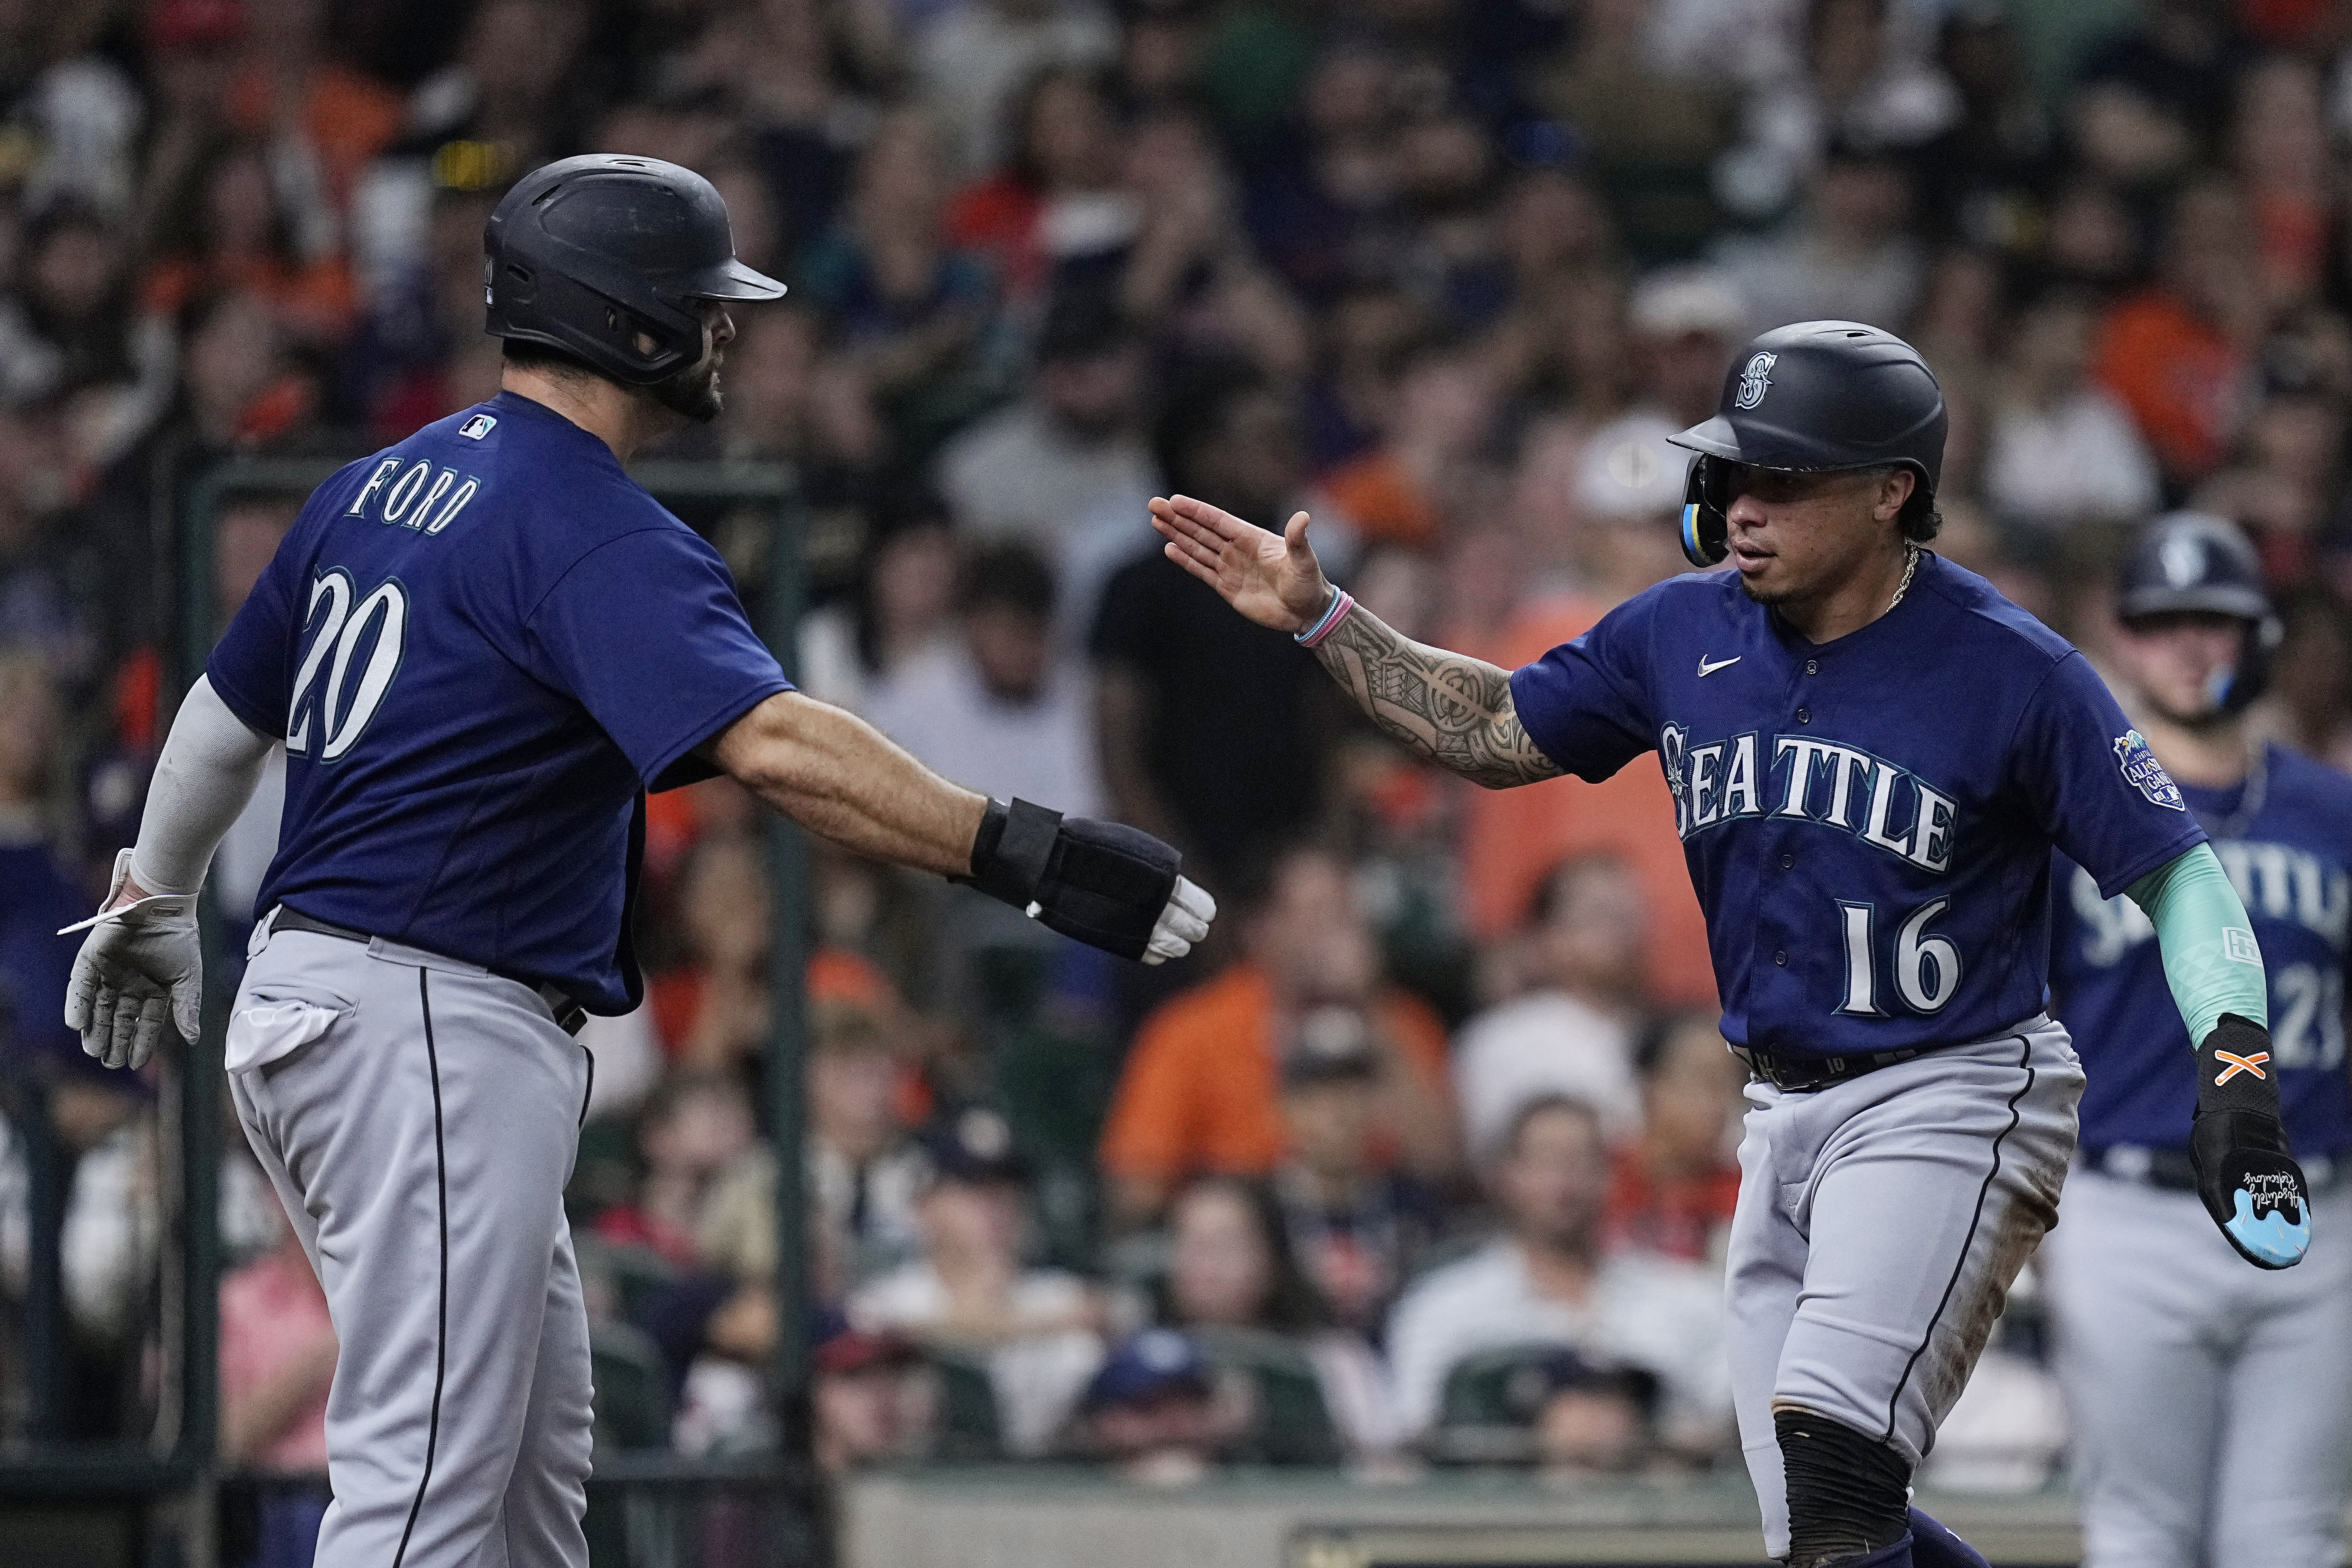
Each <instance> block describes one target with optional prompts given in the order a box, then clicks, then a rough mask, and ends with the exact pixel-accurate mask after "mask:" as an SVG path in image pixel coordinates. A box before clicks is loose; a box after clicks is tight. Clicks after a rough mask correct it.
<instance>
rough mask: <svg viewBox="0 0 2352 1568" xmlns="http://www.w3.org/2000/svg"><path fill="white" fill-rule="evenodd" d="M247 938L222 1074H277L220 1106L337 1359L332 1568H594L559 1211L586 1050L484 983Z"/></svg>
mask: <svg viewBox="0 0 2352 1568" xmlns="http://www.w3.org/2000/svg"><path fill="white" fill-rule="evenodd" d="M265 931H266V928H265ZM256 940H257V942H260V941H265V940H266V941H267V943H268V945H267V947H266V948H264V949H263V950H262V951H260V952H258V953H257V955H256V956H255V957H254V959H253V961H252V964H251V966H250V967H249V968H248V969H247V971H246V975H245V982H244V984H243V985H242V986H240V987H239V989H238V992H237V998H236V1009H235V1011H234V1013H233V1014H232V1016H231V1018H230V1023H229V1031H230V1033H229V1058H230V1061H231V1064H232V1066H233V1068H234V1067H235V1064H236V1062H237V1061H238V1059H239V1058H240V1057H242V1056H250V1055H253V1054H255V1053H258V1054H259V1056H260V1057H261V1058H263V1059H260V1060H257V1061H256V1062H254V1063H252V1064H251V1065H248V1066H246V1067H243V1068H238V1069H236V1070H233V1071H232V1072H231V1073H230V1075H229V1082H230V1089H231V1094H232V1096H233V1098H234V1099H235V1100H236V1110H237V1117H238V1120H239V1121H242V1122H243V1123H244V1125H245V1132H246V1137H247V1140H248V1141H249V1142H251V1143H252V1145H253V1151H254V1152H255V1154H256V1155H257V1156H258V1157H259V1159H260V1161H261V1165H262V1169H263V1170H264V1171H265V1172H267V1173H268V1176H269V1179H270V1181H271V1183H272V1184H274V1185H275V1186H276V1187H277V1189H278V1196H279V1197H280V1198H281V1199H283V1200H284V1202H285V1204H286V1207H287V1212H288V1214H289V1215H290V1216H291V1217H292V1219H293V1222H294V1226H295V1229H296V1231H297V1232H298V1233H299V1235H300V1237H301V1238H302V1245H303V1247H304V1248H305V1250H307V1251H308V1252H309V1253H310V1263H311V1267H313V1268H316V1269H317V1270H318V1272H319V1281H320V1284H321V1285H322V1286H323V1287H324V1288H325V1289H326V1294H327V1306H328V1310H329V1311H330V1312H331V1315H332V1316H333V1319H334V1324H335V1332H336V1334H337V1335H338V1337H339V1338H340V1340H341V1353H340V1354H339V1355H338V1356H337V1358H336V1362H335V1378H334V1384H333V1387H332V1389H331V1392H330V1394H328V1398H327V1468H328V1475H329V1479H330V1480H331V1484H332V1487H333V1490H334V1502H333V1503H332V1504H331V1506H330V1507H329V1509H328V1510H327V1516H326V1521H325V1523H324V1524H323V1525H322V1526H321V1527H320V1531H319V1554H318V1562H319V1563H320V1568H507V1565H511V1568H584V1565H585V1564H586V1563H587V1561H588V1549H587V1542H586V1540H585V1538H584V1537H583V1533H582V1529H581V1519H582V1514H583V1510H584V1508H585V1500H586V1486H587V1478H588V1469H589V1421H590V1405H589V1400H590V1386H589V1361H588V1320H587V1316H586V1313H585V1311H584V1310H583V1306H582V1302H581V1295H580V1275H579V1270H578V1268H577V1266H576V1265H575V1263H574V1261H573V1258H572V1236H571V1231H570V1229H569V1228H568V1226H566V1224H565V1222H564V1216H563V1203H562V1194H563V1186H564V1184H565V1183H566V1182H567V1181H568V1180H570V1178H571V1173H572V1159H573V1156H574V1153H575V1152H576V1150H577V1147H578V1138H579V1120H580V1115H581V1111H582V1110H583V1106H584V1105H585V1103H586V1098H587V1091H588V1083H589V1072H590V1068H589V1066H588V1058H587V1053H586V1051H585V1050H584V1049H583V1047H581V1046H580V1045H579V1044H578V1043H577V1042H575V1041H574V1040H572V1038H571V1037H569V1036H567V1035H565V1034H564V1032H563V1031H562V1029H560V1028H558V1027H557V1026H556V1025H555V1023H554V1021H553V1019H552V1018H551V1017H550V1016H549V1014H548V1010H547V1008H546V1006H545V1005H544V1004H542V1003H541V1001H540V1000H539V998H538V997H537V996H536V995H535V994H533V993H532V992H531V991H530V989H529V988H527V987H525V986H523V985H521V984H518V983H517V982H514V981H511V980H504V979H500V978H499V977H498V976H496V975H493V974H490V973H487V972H486V971H484V970H482V969H479V968H478V967H476V966H474V965H472V964H468V963H459V962H457V961H456V960H454V959H448V958H443V957H440V956H438V955H436V954H434V953H429V952H420V951H418V950H417V949H415V948H411V947H404V946H402V945H401V944H399V943H396V942H385V941H384V940H383V939H382V938H378V939H376V940H375V941H373V942H368V943H364V944H362V943H360V942H348V941H343V940H341V939H339V938H335V937H330V936H321V935H317V934H313V933H310V932H305V931H282V932H278V934H276V935H275V936H266V935H265V934H264V933H257V938H256ZM279 1052H283V1053H284V1054H276V1053H279ZM273 1057H274V1059H270V1058H273Z"/></svg>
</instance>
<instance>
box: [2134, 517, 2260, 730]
mask: <svg viewBox="0 0 2352 1568" xmlns="http://www.w3.org/2000/svg"><path fill="white" fill-rule="evenodd" d="M2181 611H2201V612H2203V613H2205V614H2208V615H2217V616H2231V618H2233V619H2235V620H2239V621H2242V622H2243V623H2244V624H2245V628H2246V641H2245V649H2244V652H2243V653H2242V654H2241V655H2240V656H2239V658H2238V662H2237V665H2236V667H2235V668H2231V669H2228V670H2223V671H2221V672H2219V673H2218V674H2217V675H2216V676H2215V678H2214V687H2213V689H2212V690H2211V691H2210V692H2208V693H2207V696H2208V697H2209V698H2210V700H2212V703H2213V706H2214V709H2215V710H2216V711H2218V712H2221V713H2235V712H2238V711H2240V710H2242V709H2243V708H2245V706H2246V705H2247V704H2248V703H2250V702H2252V700H2254V699H2255V698H2257V697H2260V696H2261V695H2262V694H2263V686H2264V684H2266V683H2267V682H2268V680H2269V679H2270V667H2271V659H2272V657H2273V655H2274V654H2275V653H2276V652H2277V651H2278V645H2279V643H2280V641H2281V640H2282V639H2283V638H2284V636H2285V629H2284V627H2283V626H2281V625H2280V623H2279V618H2278V615H2277V612H2276V611H2275V610H2273V608H2272V606H2271V596H2270V594H2269V592H2268V590H2266V589H2265V588H2264V587H2263V563H2262V558H2261V557H2260V556H2258V555H2257V554H2255V553H2254V546H2253V542H2252V540H2250V539H2248V538H2247V537H2246V535H2245V531H2244V530H2242V529H2241V528H2240V527H2239V526H2238V525H2237V524H2236V523H2234V522H2231V521H2230V520H2229V519H2228V518H2226V517H2215V516H2213V515H2212V514H2211V513H2210V512H2201V511H2175V512H2168V513H2166V514H2165V515H2164V516H2162V517H2159V518H2158V519H2156V520H2155V521H2152V522H2149V523H2147V524H2145V525H2143V526H2142V527H2141V529H2140V530H2139V531H2138V532H2137V533H2136V534H2134V535H2133V536H2132V542H2131V548H2130V549H2128V550H2127V551H2126V552H2124V557H2123V560H2122V561H2121V562H2119V563H2117V564H2116V619H2118V620H2121V621H2124V622H2126V624H2128V623H2130V622H2134V621H2142V620H2146V619H2147V618H2149V617H2151V616H2164V615H2173V614H2177V613H2179V612H2181Z"/></svg>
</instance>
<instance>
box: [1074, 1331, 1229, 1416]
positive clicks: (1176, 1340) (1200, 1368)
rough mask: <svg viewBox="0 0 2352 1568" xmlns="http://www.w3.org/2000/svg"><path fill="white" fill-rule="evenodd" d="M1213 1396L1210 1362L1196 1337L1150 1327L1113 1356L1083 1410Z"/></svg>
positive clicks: (1089, 1388)
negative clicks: (1177, 1396) (1167, 1398)
mask: <svg viewBox="0 0 2352 1568" xmlns="http://www.w3.org/2000/svg"><path fill="white" fill-rule="evenodd" d="M1211 1393H1213V1388H1212V1385H1211V1384H1210V1379H1209V1361H1208V1358H1207V1357H1206V1356H1204V1355H1202V1353H1201V1347H1200V1346H1199V1345H1197V1344H1195V1343H1193V1342H1192V1336H1191V1335H1190V1334H1185V1333H1180V1332H1179V1331H1176V1330H1174V1329H1146V1330H1144V1331H1142V1332H1141V1333H1139V1334H1138V1335H1136V1336H1135V1337H1134V1338H1133V1339H1130V1340H1129V1341H1128V1342H1126V1343H1125V1344H1122V1345H1120V1346H1119V1347H1118V1349H1117V1350H1115V1351H1113V1352H1111V1353H1110V1359H1109V1360H1108V1361H1106V1362H1104V1363H1102V1366H1101V1368H1100V1369H1099V1370H1098V1371H1097V1372H1096V1373H1095V1375H1094V1381H1093V1382H1091V1383H1089V1384H1087V1395H1086V1398H1085V1399H1084V1400H1083V1401H1082V1402H1081V1404H1080V1408H1082V1409H1084V1410H1086V1411H1087V1412H1088V1413H1089V1414H1091V1413H1092V1412H1094V1411H1097V1410H1105V1409H1108V1408H1109V1407H1111V1406H1113V1405H1148V1404H1150V1402H1151V1401H1153V1400H1155V1399H1160V1398H1163V1397H1165V1396H1166V1395H1168V1394H1199V1395H1201V1396H1202V1397H1203V1398H1206V1397H1207V1396H1208V1395H1209V1394H1211Z"/></svg>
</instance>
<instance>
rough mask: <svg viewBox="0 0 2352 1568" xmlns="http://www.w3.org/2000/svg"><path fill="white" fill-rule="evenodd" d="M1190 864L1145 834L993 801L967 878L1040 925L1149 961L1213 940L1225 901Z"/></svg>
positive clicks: (973, 848) (975, 841)
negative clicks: (1194, 875) (1190, 875)
mask: <svg viewBox="0 0 2352 1568" xmlns="http://www.w3.org/2000/svg"><path fill="white" fill-rule="evenodd" d="M1183 863H1184V858H1183V857H1182V856H1181V855H1179V854H1178V853H1177V852H1176V851H1175V850H1174V849H1173V848H1172V847H1170V846H1168V845H1165V844H1162V843H1161V842H1160V840H1159V839H1157V838H1154V837H1151V835H1150V834H1149V833H1146V832H1144V831H1143V830H1142V829H1140V828H1136V827H1129V826H1127V825H1126V824H1124V823H1118V822H1097V821H1096V820H1094V819H1093V818H1092V817H1085V816H1063V815H1062V814H1061V813H1060V812H1058V811H1054V810H1051V809H1049V808H1047V807H1045V806H1042V805H1032V804H1031V803H1030V802H1028V801H1025V800H1016V801H1014V802H1013V804H1012V805H1006V804H1005V803H1004V802H1003V801H1001V800H992V801H990V802H989V803H988V810H987V813H986V814H985V815H984V816H982V818H981V821H980V832H979V833H978V834H977V835H976V836H975V837H973V839H972V845H971V876H970V877H969V878H964V879H961V880H965V881H969V882H970V883H971V885H972V886H973V887H975V888H978V889H980V890H981V891H982V892H983V893H986V894H987V895H988V896H989V897H990V898H992V899H999V900H1003V901H1004V902H1005V903H1008V904H1011V905H1012V906H1013V908H1014V909H1016V910H1022V911H1023V912H1024V913H1025V914H1027V915H1028V916H1029V918H1030V919H1031V920H1034V921H1037V923H1038V924H1040V925H1043V926H1045V927H1046V928H1047V929H1048V930H1051V931H1060V932H1061V933H1062V934H1063V935H1064V936H1069V937H1076V939H1077V940H1078V941H1080V942H1086V943H1087V944H1088V945H1089V946H1092V947H1098V948H1101V949H1102V950H1103V951H1104V952H1115V953H1117V954H1118V956H1119V957H1121V958H1130V959H1135V960H1138V961H1139V962H1141V963H1166V962H1167V961H1168V960H1169V959H1171V958H1181V957H1183V956H1184V954H1186V953H1187V952H1191V951H1192V944H1193V943H1194V942H1199V941H1200V940H1201V939H1202V938H1203V937H1205V936H1207V935H1208V934H1209V922H1210V921H1213V920H1214V919H1216V918H1217V903H1216V900H1214V899H1212V898H1211V897H1209V895H1208V894H1207V893H1206V892H1204V891H1202V889H1201V888H1200V887H1199V886H1198V885H1197V884H1195V883H1193V882H1192V881H1191V880H1190V879H1187V878H1185V877H1184V876H1183V875H1181V870H1180V868H1181V867H1182V865H1183Z"/></svg>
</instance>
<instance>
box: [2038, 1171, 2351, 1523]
mask: <svg viewBox="0 0 2352 1568" xmlns="http://www.w3.org/2000/svg"><path fill="white" fill-rule="evenodd" d="M2317 1163H2318V1162H2310V1164H2311V1165H2313V1166H2316V1165H2317ZM2315 1179H2316V1176H2315ZM2312 1207H2313V1208H2315V1210H2317V1211H2318V1213H2317V1214H2315V1215H2314V1216H2313V1223H2312V1233H2313V1235H2314V1236H2315V1237H2317V1238H2318V1239H2317V1241H2316V1242H2315V1245H2314V1246H2313V1247H2312V1249H2311V1254H2310V1256H2309V1257H2307V1258H2305V1259H2304V1260H2303V1261H2302V1262H2301V1263H2300V1264H2297V1265H2296V1266H2295V1267H2294V1268H2289V1269H2284V1270H2280V1271H2278V1272H2275V1273H2273V1272H2271V1271H2269V1270H2266V1269H2261V1268H2252V1267H2250V1266H2249V1265H2248V1264H2247V1263H2246V1261H2245V1259H2244V1258H2240V1257H2239V1256H2238V1255H2237V1254H2236V1252H2234V1251H2232V1250H2231V1247H2230V1244H2229V1243H2228V1242H2226V1241H2224V1240H2223V1239H2222V1238H2221V1233H2220V1232H2219V1231H2217V1230H2215V1229H2214V1228H2213V1222H2212V1221H2211V1220H2210V1219H2209V1218H2207V1217H2206V1215H2205V1205H2203V1204H2202V1203H2201V1202H2200V1201H2199V1200H2198V1197H2197V1194H2194V1193H2183V1192H2170V1191H2165V1190H2162V1189H2159V1188H2156V1187H2150V1186H2143V1185H2141V1184H2138V1183H2136V1182H2128V1181H2122V1180H2118V1179H2116V1177H2113V1176H2107V1175H2102V1174H2100V1173H2097V1172H2095V1171H2084V1170H2077V1171H2076V1172H2075V1173H2074V1176H2073V1177H2072V1178H2071V1179H2070V1180H2069V1181H2068V1182H2067V1184H2066V1218H2065V1222H2064V1223H2063V1224H2062V1225H2061V1226H2059V1227H2058V1228H2057V1229H2056V1230H2055V1231H2054V1232H2053V1233H2052V1235H2051V1237H2050V1243H2049V1245H2048V1247H2045V1248H2043V1250H2042V1277H2043V1279H2045V1280H2046V1281H2047V1283H2048V1286H2049V1289H2050V1299H2051V1303H2052V1305H2053V1307H2054V1308H2055V1309H2056V1310H2057V1313H2058V1329H2059V1342H2058V1350H2059V1355H2058V1372H2059V1377H2060V1380H2061V1382H2062V1384H2063V1386H2064V1388H2065V1390H2066V1404H2067V1408H2068V1411H2069V1413H2070V1414H2071V1415H2073V1417H2074V1487H2075V1492H2076V1495H2077V1496H2078V1497H2079V1499H2080V1500H2081V1507H2082V1510H2083V1562H2084V1568H2336V1565H2337V1564H2338V1563H2342V1562H2343V1561H2344V1505H2345V1494H2346V1489H2347V1484H2352V1242H2347V1241H2346V1240H2343V1239H2340V1238H2344V1237H2352V1183H2347V1182H2346V1181H2345V1180H2344V1179H2342V1178H2341V1177H2338V1178H2337V1179H2336V1181H2335V1182H2334V1183H2333V1184H2332V1185H2331V1186H2328V1187H2326V1188H2323V1189H2322V1190H2321V1191H2320V1192H2319V1193H2318V1194H2317V1195H2316V1196H2315V1197H2314V1198H2313V1200H2312Z"/></svg>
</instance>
